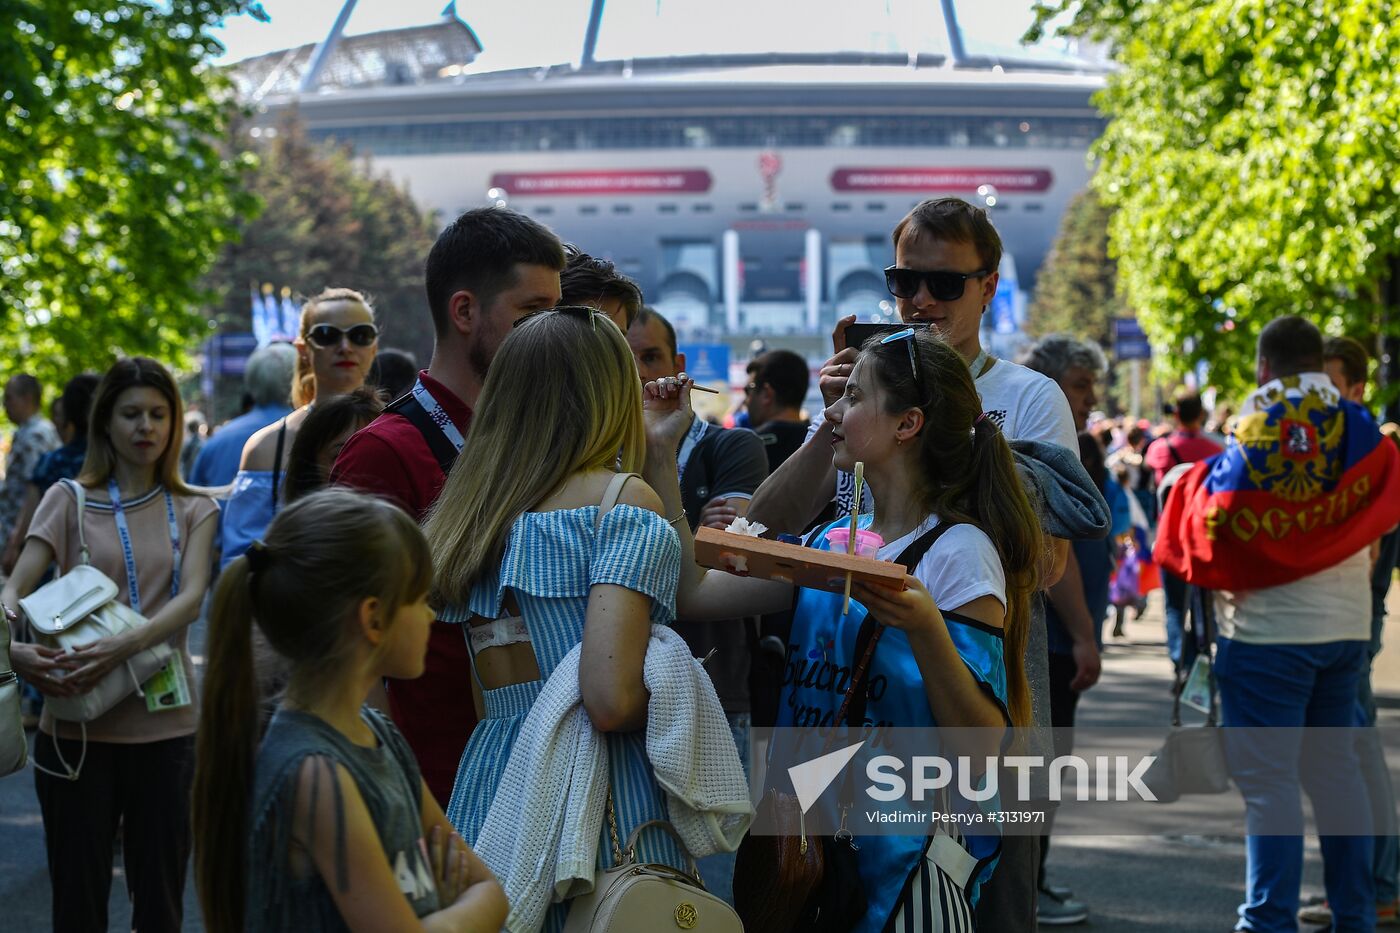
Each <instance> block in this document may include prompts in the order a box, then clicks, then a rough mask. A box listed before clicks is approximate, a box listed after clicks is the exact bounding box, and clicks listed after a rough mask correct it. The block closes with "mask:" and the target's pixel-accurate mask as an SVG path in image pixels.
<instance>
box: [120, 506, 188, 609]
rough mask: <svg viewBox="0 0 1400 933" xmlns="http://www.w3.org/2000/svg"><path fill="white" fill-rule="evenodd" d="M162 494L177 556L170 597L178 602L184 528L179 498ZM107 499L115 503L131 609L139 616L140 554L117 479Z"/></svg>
mask: <svg viewBox="0 0 1400 933" xmlns="http://www.w3.org/2000/svg"><path fill="white" fill-rule="evenodd" d="M161 491H162V492H163V493H165V519H166V521H167V522H169V524H170V550H171V553H172V554H173V556H172V557H171V561H170V597H171V599H174V598H175V597H176V596H178V595H179V593H180V526H179V525H178V524H177V523H176V521H175V498H174V497H173V496H171V495H170V490H168V489H162V490H161ZM107 495H108V496H109V497H110V498H111V500H112V514H113V516H114V517H115V518H116V520H117V535H118V536H119V537H120V538H121V541H122V557H123V559H125V561H126V592H127V596H128V599H129V605H130V606H131V608H132V609H133V610H135V611H136V612H140V611H141V589H140V587H138V586H137V582H136V551H135V549H134V548H132V546H131V529H130V528H128V527H127V524H126V510H125V509H124V508H122V497H121V492H120V491H119V490H118V489H117V481H116V480H115V479H109V480H107Z"/></svg>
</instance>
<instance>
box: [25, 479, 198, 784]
mask: <svg viewBox="0 0 1400 933" xmlns="http://www.w3.org/2000/svg"><path fill="white" fill-rule="evenodd" d="M63 482H65V483H68V484H69V487H70V488H71V489H72V490H73V491H74V494H75V495H76V497H77V500H78V554H79V559H80V560H81V561H82V563H80V564H78V566H76V567H74V568H72V569H71V570H69V571H68V572H67V573H65V574H64V575H63V576H61V577H59V578H58V579H56V580H51V581H50V582H48V583H46V584H44V585H43V586H41V587H39V588H38V589H37V590H35V591H34V592H33V593H30V594H29V595H28V596H26V597H25V598H23V599H21V600H20V601H19V607H20V610H21V611H22V612H23V613H24V614H25V616H26V617H27V618H28V619H29V624H30V626H31V627H32V628H33V630H34V636H35V641H37V642H38V643H39V644H41V645H43V646H45V647H47V648H58V649H62V650H64V651H69V652H71V651H74V650H76V649H78V648H81V647H83V646H84V645H90V644H92V643H93V642H95V641H97V640H99V639H102V638H110V637H111V636H113V635H120V634H122V633H123V632H128V631H131V630H132V629H137V628H141V627H142V626H144V625H148V624H150V620H149V619H147V618H146V617H145V616H143V615H141V613H139V612H137V611H136V610H134V609H132V608H131V607H130V606H128V605H126V604H125V603H123V602H120V601H118V599H117V585H116V584H115V583H113V582H112V580H111V578H110V577H108V576H107V575H106V574H105V573H103V572H102V571H100V570H98V569H97V568H96V567H94V566H92V564H91V563H89V557H88V546H87V538H86V537H85V536H84V534H83V511H84V507H85V505H86V501H87V493H86V490H84V489H83V487H82V485H81V484H80V483H75V482H71V481H69V480H64V481H63ZM174 656H175V652H174V650H173V649H172V648H171V647H170V646H169V645H168V644H166V643H165V642H161V643H160V644H158V645H155V646H153V647H150V648H147V649H146V650H144V651H140V652H138V653H136V654H134V655H132V656H131V657H130V658H128V659H127V660H126V663H125V664H123V665H121V666H120V667H118V668H116V669H115V670H113V671H111V672H110V673H109V674H107V676H106V677H104V678H102V680H101V681H100V682H99V683H98V684H97V686H95V687H93V688H92V689H91V690H89V691H88V692H87V693H84V694H81V695H79V696H75V697H45V699H44V704H45V706H47V707H48V709H49V711H50V712H51V713H52V714H53V716H54V718H56V719H64V720H69V721H72V722H77V723H89V722H91V721H92V720H94V719H96V718H97V717H99V716H101V715H102V714H103V713H105V712H107V711H108V710H110V709H111V708H112V707H114V706H116V705H117V704H118V703H120V702H121V701H122V700H124V699H126V697H128V696H130V695H131V694H132V693H137V694H140V695H142V696H144V695H145V694H144V693H143V691H142V689H141V684H143V683H145V682H146V681H147V680H149V679H150V678H151V677H152V676H154V675H155V674H156V672H158V671H159V670H160V669H161V668H163V667H165V665H166V664H168V663H170V660H171V658H173V657H174ZM56 745H57V743H55V746H56ZM84 751H86V748H84ZM59 761H60V762H61V763H62V764H63V767H64V768H65V769H66V770H67V771H68V774H61V775H58V776H59V777H66V778H68V779H69V780H77V774H78V771H79V770H81V768H82V761H81V760H80V761H79V762H78V767H77V768H76V769H74V768H71V767H69V765H68V764H67V762H64V761H63V759H62V756H61V755H60V756H59Z"/></svg>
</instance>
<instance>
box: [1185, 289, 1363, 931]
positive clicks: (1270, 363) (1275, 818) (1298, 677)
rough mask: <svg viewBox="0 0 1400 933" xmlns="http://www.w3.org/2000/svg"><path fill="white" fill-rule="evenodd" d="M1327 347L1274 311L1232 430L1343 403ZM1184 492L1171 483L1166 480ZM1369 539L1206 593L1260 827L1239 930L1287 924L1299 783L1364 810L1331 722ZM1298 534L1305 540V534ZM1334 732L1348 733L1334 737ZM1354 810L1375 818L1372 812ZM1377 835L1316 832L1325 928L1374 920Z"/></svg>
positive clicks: (1341, 706)
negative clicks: (1288, 570) (1291, 827)
mask: <svg viewBox="0 0 1400 933" xmlns="http://www.w3.org/2000/svg"><path fill="white" fill-rule="evenodd" d="M1322 346H1323V345H1322V335H1321V333H1319V331H1318V329H1317V327H1316V326H1314V325H1313V324H1312V322H1310V321H1307V320H1305V319H1303V318H1301V317H1296V316H1288V317H1280V318H1276V319H1275V320H1274V321H1272V322H1271V323H1270V324H1269V325H1268V326H1267V327H1265V328H1264V330H1263V331H1262V332H1261V333H1260V335H1259V348H1258V364H1257V376H1258V381H1259V388H1258V389H1257V390H1256V391H1255V392H1254V393H1253V394H1251V395H1250V396H1249V397H1248V398H1247V399H1245V401H1244V403H1243V404H1242V405H1241V406H1240V411H1239V415H1238V417H1239V419H1240V428H1239V429H1238V430H1237V434H1236V436H1237V438H1239V437H1240V436H1241V433H1243V434H1247V435H1249V437H1248V439H1247V440H1246V443H1254V444H1259V443H1260V442H1261V437H1260V435H1261V434H1262V433H1263V432H1262V431H1261V430H1260V429H1261V428H1263V427H1264V426H1265V425H1266V424H1267V422H1265V421H1264V418H1265V416H1264V414H1263V413H1266V412H1270V411H1271V410H1276V408H1277V406H1278V404H1279V400H1280V399H1281V398H1283V397H1285V396H1288V395H1290V393H1291V394H1293V395H1296V396H1298V397H1300V398H1302V397H1306V398H1308V399H1309V400H1310V403H1311V404H1316V405H1323V406H1328V407H1331V408H1336V407H1337V406H1338V405H1339V404H1340V403H1339V394H1338V392H1337V390H1336V388H1335V387H1334V386H1333V385H1332V380H1331V379H1330V378H1329V377H1328V376H1327V374H1326V373H1325V372H1323V367H1322V355H1323V354H1322ZM1303 410H1304V411H1306V409H1303ZM1338 418H1340V416H1338ZM1334 421H1335V419H1334ZM1334 421H1329V422H1328V423H1329V424H1331V423H1334ZM1273 430H1274V431H1275V436H1277V431H1278V429H1277V428H1274V429H1273ZM1372 431H1374V427H1373V428H1372ZM1304 437H1305V438H1306V435H1304ZM1380 443H1382V444H1385V443H1388V442H1387V441H1385V440H1381V441H1380ZM1180 494H1181V489H1180V488H1179V487H1178V489H1176V490H1174V491H1173V495H1180ZM1316 498H1317V499H1318V500H1321V499H1322V495H1321V494H1318V495H1317V497H1316ZM1310 501H1312V500H1306V501H1305V502H1295V503H1294V507H1295V508H1297V507H1299V505H1303V504H1306V502H1310ZM1319 509H1320V506H1319ZM1369 545H1370V542H1369V541H1368V542H1363V543H1362V544H1361V546H1360V547H1358V548H1357V550H1356V552H1355V553H1353V554H1352V555H1351V556H1350V557H1348V558H1346V559H1344V560H1342V561H1341V562H1340V563H1336V564H1333V565H1332V566H1330V567H1327V568H1325V569H1323V570H1321V571H1319V572H1317V573H1312V574H1309V575H1307V576H1303V577H1299V578H1297V579H1294V580H1292V581H1290V582H1287V583H1283V584H1280V585H1277V586H1269V587H1261V588H1258V589H1241V590H1226V589H1224V588H1221V589H1219V590H1217V591H1216V593H1215V601H1216V613H1217V616H1216V621H1217V623H1218V626H1219V632H1218V637H1217V639H1216V656H1215V679H1216V683H1217V684H1218V685H1219V688H1220V707H1221V720H1222V725H1224V726H1227V727H1242V728H1240V731H1239V733H1235V732H1234V731H1233V730H1232V729H1227V730H1226V731H1227V735H1236V734H1238V735H1241V736H1243V737H1242V738H1238V739H1235V740H1233V741H1229V740H1227V754H1228V757H1229V761H1230V768H1231V776H1232V777H1233V778H1234V780H1235V784H1236V786H1237V787H1239V789H1240V794H1241V795H1242V796H1243V797H1244V799H1245V806H1246V814H1247V816H1246V825H1247V826H1249V827H1251V829H1253V828H1254V827H1256V826H1262V827H1263V829H1262V830H1259V829H1254V832H1256V833H1258V834H1257V835H1255V834H1251V835H1250V836H1248V837H1247V839H1246V850H1245V851H1246V879H1247V880H1246V885H1245V901H1244V903H1243V904H1242V905H1241V906H1240V909H1239V914H1240V925H1239V926H1237V927H1236V929H1250V930H1255V929H1258V930H1272V929H1295V928H1296V927H1295V921H1294V915H1295V913H1296V912H1297V910H1298V897H1299V884H1300V882H1301V880H1302V865H1303V858H1302V855H1303V838H1302V836H1301V835H1284V834H1283V831H1282V830H1280V829H1279V826H1280V825H1288V824H1290V823H1291V819H1292V817H1293V816H1295V815H1299V814H1301V812H1302V801H1301V799H1300V798H1301V795H1300V793H1299V789H1300V785H1301V788H1302V789H1303V790H1305V791H1306V792H1307V795H1308V797H1309V799H1310V800H1311V801H1312V803H1313V808H1314V810H1315V811H1318V812H1317V816H1318V819H1319V821H1322V820H1323V819H1325V818H1326V814H1331V815H1332V817H1333V823H1332V825H1336V822H1337V820H1336V816H1335V815H1336V808H1337V807H1338V806H1341V807H1344V808H1345V807H1348V806H1349V807H1350V808H1351V812H1352V813H1353V814H1356V813H1360V812H1361V811H1362V810H1363V809H1364V810H1365V812H1366V813H1367V814H1369V798H1368V794H1367V790H1366V784H1365V781H1364V780H1363V777H1362V775H1361V771H1360V762H1359V760H1358V758H1357V757H1356V748H1355V746H1354V744H1353V740H1352V739H1351V738H1350V736H1349V735H1348V733H1346V732H1343V731H1342V729H1341V728H1339V727H1346V726H1354V725H1356V724H1357V722H1358V720H1357V718H1356V717H1357V714H1358V708H1357V703H1356V694H1357V687H1358V684H1359V682H1360V678H1361V676H1362V673H1363V671H1364V670H1365V665H1366V659H1367V649H1368V647H1369V644H1370V640H1371V559H1370V546H1369ZM1300 546H1301V547H1307V541H1306V538H1304V540H1303V541H1302V542H1301V543H1300ZM1244 727H1248V728H1244ZM1280 727H1281V728H1280ZM1298 727H1308V728H1306V729H1300V728H1298ZM1334 733H1335V734H1338V735H1341V736H1346V737H1347V738H1346V739H1345V740H1344V741H1337V740H1336V739H1334V738H1332V737H1331V736H1332V735H1333V734H1334ZM1319 763H1321V764H1319ZM1355 819H1357V820H1358V821H1360V822H1364V823H1365V824H1366V825H1367V826H1369V825H1370V822H1369V816H1366V817H1364V818H1360V817H1356V818H1355ZM1298 825H1299V826H1301V820H1299V822H1298ZM1372 847H1373V841H1372V837H1371V836H1369V835H1359V834H1342V833H1341V831H1339V830H1334V831H1333V834H1331V835H1324V836H1323V837H1322V860H1323V865H1324V868H1325V875H1326V889H1327V902H1328V906H1329V907H1330V908H1331V913H1332V924H1333V926H1332V928H1333V929H1336V930H1361V929H1367V930H1369V929H1371V928H1372V926H1373V925H1374V924H1375V907H1376V896H1375V881H1374V879H1373V876H1372V871H1371V867H1372V866H1371V857H1372Z"/></svg>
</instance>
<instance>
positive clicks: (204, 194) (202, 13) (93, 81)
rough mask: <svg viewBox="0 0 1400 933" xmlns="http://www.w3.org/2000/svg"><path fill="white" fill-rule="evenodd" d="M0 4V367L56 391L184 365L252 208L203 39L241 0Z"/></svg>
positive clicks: (223, 87)
mask: <svg viewBox="0 0 1400 933" xmlns="http://www.w3.org/2000/svg"><path fill="white" fill-rule="evenodd" d="M75 6H76V5H74V4H68V3H54V2H50V0H0V22H3V23H4V24H5V25H4V28H3V29H0V115H2V116H0V128H3V132H0V274H3V276H4V282H5V285H4V288H3V289H0V311H2V312H3V317H0V354H4V355H5V356H7V357H9V358H10V359H23V360H24V366H25V368H26V369H28V370H30V371H32V372H35V373H36V374H37V375H39V376H40V377H41V378H44V379H46V381H49V382H51V383H52V382H56V381H59V380H61V379H63V378H65V377H66V376H68V375H69V374H71V373H73V372H76V371H78V370H80V369H84V368H97V369H103V368H106V366H107V365H108V364H109V363H110V361H111V359H112V357H113V356H114V355H116V354H118V353H143V354H147V355H150V356H154V357H157V358H160V359H163V360H167V361H171V362H174V363H176V364H178V363H179V362H180V361H181V360H182V359H183V357H184V352H185V350H186V348H187V347H189V346H190V345H191V342H192V341H191V338H192V337H193V336H195V335H196V334H198V333H199V332H201V331H202V330H204V329H206V328H205V325H204V321H203V318H202V316H201V314H200V310H201V309H200V305H201V298H202V293H201V291H200V290H199V287H198V285H197V282H198V280H199V278H200V276H201V275H202V274H203V272H204V271H205V269H207V268H208V266H209V264H210V262H211V261H212V260H213V258H214V256H215V255H216V253H217V251H218V247H219V245H220V244H221V243H222V242H224V241H225V240H226V239H227V238H228V236H229V234H230V231H231V229H232V221H233V219H234V218H235V217H236V216H237V215H239V214H240V213H242V212H245V211H247V210H250V209H251V208H252V206H253V202H252V200H251V199H250V198H248V197H247V196H246V195H245V194H243V192H242V189H241V187H240V184H239V175H240V172H241V171H242V170H243V169H244V168H245V167H246V163H245V162H244V161H243V160H241V159H239V158H230V157H228V156H227V155H225V154H224V153H223V152H222V150H221V148H220V143H221V139H222V137H223V134H224V129H225V126H226V122H227V119H228V115H229V113H230V108H229V105H228V100H229V90H228V85H227V82H226V81H224V80H223V79H222V78H221V77H220V76H219V75H218V74H217V72H215V71H214V70H213V69H212V68H210V67H209V66H208V65H207V64H206V62H207V60H208V58H209V57H210V56H211V55H213V54H215V53H217V52H218V51H219V50H220V46H219V44H218V43H217V41H215V40H214V39H213V38H211V36H210V34H209V32H208V30H209V28H210V27H211V26H213V25H215V24H217V23H218V22H219V21H221V20H222V19H223V18H224V17H225V16H228V15H231V14H233V13H236V12H238V11H240V10H242V9H244V8H245V7H247V6H248V4H247V3H246V2H243V0H126V2H120V0H93V2H87V3H83V4H81V7H82V8H81V9H75V8H74V7H75Z"/></svg>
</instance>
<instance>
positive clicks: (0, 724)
mask: <svg viewBox="0 0 1400 933" xmlns="http://www.w3.org/2000/svg"><path fill="white" fill-rule="evenodd" d="M28 759H29V743H28V742H27V741H26V740H25V737H24V724H23V722H22V721H21V719H20V708H19V677H18V676H17V675H16V674H15V672H14V671H13V670H12V669H11V668H10V620H9V619H7V618H6V617H5V612H4V610H3V609H0V777H4V776H5V775H7V774H14V773H15V772H16V771H18V770H19V769H20V768H23V767H24V763H25V762H26V761H27V760H28Z"/></svg>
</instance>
